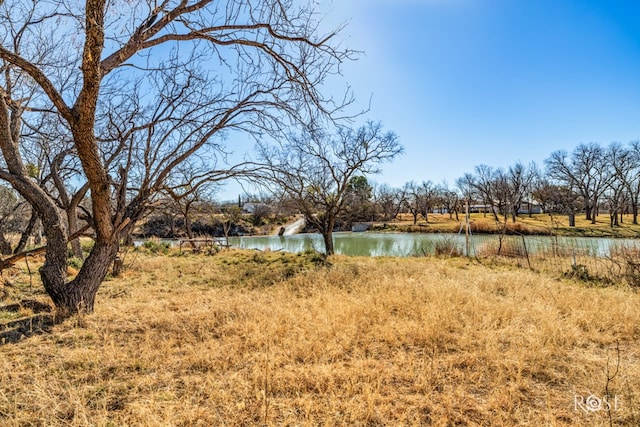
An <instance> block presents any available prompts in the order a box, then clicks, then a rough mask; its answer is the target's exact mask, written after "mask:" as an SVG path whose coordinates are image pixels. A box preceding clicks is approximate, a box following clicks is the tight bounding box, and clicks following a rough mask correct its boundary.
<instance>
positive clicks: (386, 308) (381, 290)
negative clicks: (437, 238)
mask: <svg viewBox="0 0 640 427" xmlns="http://www.w3.org/2000/svg"><path fill="white" fill-rule="evenodd" d="M320 261H321V260H319V258H318V257H317V256H315V255H313V254H304V255H287V254H282V253H252V252H240V251H238V252H236V251H223V252H221V253H219V254H218V255H215V256H205V255H191V254H190V255H184V256H159V255H155V256H154V255H148V254H139V255H138V258H137V260H136V262H135V264H134V265H133V267H132V268H130V269H129V270H128V271H126V272H125V274H124V276H123V277H121V278H118V279H112V280H109V281H108V282H106V283H105V284H104V286H103V288H102V290H101V292H100V294H99V299H98V301H97V309H96V312H95V313H94V314H92V315H89V316H81V317H77V318H74V319H72V320H70V321H67V322H66V323H64V324H61V325H56V326H55V327H54V328H53V331H52V332H51V333H48V334H43V335H38V336H33V337H30V338H28V339H25V340H23V341H20V342H18V343H17V344H6V345H4V346H2V347H0V424H2V425H7V426H20V425H47V426H63V425H64V426H67V425H74V426H85V425H96V426H109V425H141V426H195V425H202V426H212V425H215V426H225V425H226V426H239V425H247V426H254V425H268V426H280V425H301V426H316V425H340V426H342V425H368V426H374V425H416V426H418V425H434V426H447V425H470V426H513V425H529V426H542V425H548V426H569V425H585V426H597V425H603V426H604V425H609V420H608V418H607V414H606V413H605V412H604V411H596V412H591V413H589V414H586V413H584V412H583V411H581V410H576V409H575V401H574V399H575V396H576V395H581V396H585V397H586V396H589V395H591V394H594V395H597V396H601V395H602V394H603V393H604V388H605V385H606V374H605V370H606V369H607V366H609V369H610V373H611V372H612V371H613V370H614V369H615V367H616V365H617V362H616V357H617V353H616V351H615V347H616V345H617V344H616V343H619V346H620V352H619V356H620V364H619V373H618V375H617V376H616V377H615V378H614V379H613V380H611V381H610V384H609V390H610V391H611V393H612V394H616V395H617V396H618V399H619V408H618V410H617V411H613V412H612V413H611V416H612V417H613V422H614V425H628V426H637V425H638V424H640V402H638V398H639V397H640V396H639V395H640V366H639V365H638V357H639V355H640V310H638V309H637V308H638V305H639V303H640V298H639V296H638V294H636V293H634V292H632V291H630V290H629V289H626V288H624V287H621V286H619V287H609V288H587V287H584V286H581V285H579V284H577V283H575V282H572V281H568V280H561V279H556V278H553V277H546V276H541V275H537V274H534V273H532V272H528V271H525V270H516V269H507V268H503V267H499V266H494V267H488V266H485V265H479V264H477V263H474V262H470V261H468V260H466V259H451V260H443V259H439V258H407V259H392V258H346V257H333V258H331V259H330V263H331V265H330V266H327V265H325V264H323V263H322V262H320Z"/></svg>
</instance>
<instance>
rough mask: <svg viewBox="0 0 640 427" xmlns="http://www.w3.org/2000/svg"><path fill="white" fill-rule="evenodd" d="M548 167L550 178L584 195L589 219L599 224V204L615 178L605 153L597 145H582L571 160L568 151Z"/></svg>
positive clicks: (555, 154) (557, 153) (553, 158)
mask: <svg viewBox="0 0 640 427" xmlns="http://www.w3.org/2000/svg"><path fill="white" fill-rule="evenodd" d="M545 163H546V165H547V173H548V175H549V176H550V177H552V178H553V179H555V180H557V181H558V182H559V184H560V185H561V186H564V187H568V188H575V189H576V190H577V191H578V192H579V193H580V195H581V197H582V200H583V201H584V203H585V205H584V211H585V215H586V219H587V220H591V222H592V223H593V224H595V222H596V215H597V208H598V201H599V199H600V197H601V196H602V194H603V193H604V191H606V190H607V188H608V186H609V185H610V184H611V182H612V179H613V178H614V176H615V175H614V174H613V173H611V170H610V164H609V162H608V161H607V158H606V156H605V150H604V149H603V148H602V147H601V146H600V145H599V144H596V143H590V144H580V145H578V146H577V147H576V148H575V149H574V150H573V153H572V154H571V156H569V154H568V153H567V152H566V151H555V152H553V153H552V154H551V156H550V157H549V158H547V159H546V160H545Z"/></svg>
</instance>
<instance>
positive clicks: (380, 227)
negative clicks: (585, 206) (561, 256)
mask: <svg viewBox="0 0 640 427" xmlns="http://www.w3.org/2000/svg"><path fill="white" fill-rule="evenodd" d="M470 220H471V231H472V232H473V233H474V234H478V233H499V232H502V230H504V229H505V228H506V230H507V232H508V233H515V234H526V235H550V234H553V235H559V236H575V237H622V238H636V237H640V225H633V224H632V217H631V215H625V216H624V218H623V222H622V223H621V224H620V225H619V226H617V227H611V223H610V220H609V215H608V214H603V215H599V216H597V217H596V223H595V224H592V223H591V221H587V220H586V219H585V218H584V215H582V214H580V215H576V226H575V227H569V226H568V220H567V217H566V216H562V215H555V216H553V217H551V216H549V215H548V214H534V215H531V216H529V215H524V214H523V215H520V216H518V217H517V219H516V222H515V223H514V222H512V221H511V218H510V217H509V218H508V220H507V221H506V222H505V221H504V217H502V216H501V217H500V222H499V223H498V224H496V222H495V220H494V218H493V216H492V215H491V214H482V213H472V214H471V215H470ZM463 222H464V215H463V214H461V215H459V216H458V220H456V219H455V215H453V216H452V217H450V216H449V214H429V222H426V221H425V220H424V218H422V217H419V220H418V223H417V224H415V225H414V224H413V217H412V216H411V215H407V214H403V215H399V216H398V218H397V219H396V220H394V221H392V222H389V223H386V224H385V223H376V224H375V226H374V228H375V229H376V231H385V230H387V231H400V232H422V233H433V232H448V233H457V232H459V231H460V228H461V225H462V224H463Z"/></svg>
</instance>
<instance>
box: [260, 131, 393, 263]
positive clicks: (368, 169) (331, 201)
mask: <svg viewBox="0 0 640 427" xmlns="http://www.w3.org/2000/svg"><path fill="white" fill-rule="evenodd" d="M401 152H402V146H401V145H400V144H399V142H398V137H397V136H396V135H395V134H394V133H392V132H383V130H382V125H381V124H380V123H378V122H368V123H367V124H366V125H364V126H362V127H360V128H358V129H356V130H353V129H350V128H345V127H339V128H338V130H337V132H336V133H335V134H327V133H325V132H321V131H318V130H315V131H307V132H305V133H303V134H302V135H297V136H291V137H290V138H288V139H287V141H286V142H284V143H282V144H279V145H266V144H262V145H261V146H260V147H259V157H260V159H261V161H262V163H263V167H264V169H263V172H262V178H263V179H264V180H265V182H269V183H270V184H271V190H272V191H273V192H274V193H276V194H278V193H285V194H286V195H288V196H289V197H290V199H291V200H292V202H293V203H294V204H295V206H296V207H297V208H298V210H299V211H300V212H302V213H303V214H304V216H305V218H306V220H307V222H308V223H309V224H312V225H313V226H315V227H316V228H317V229H318V231H319V232H320V233H321V234H322V237H323V239H324V245H325V251H326V254H327V255H332V254H333V253H334V248H333V229H334V227H335V224H336V218H337V216H338V215H339V214H340V212H342V210H343V208H344V205H345V195H346V194H347V191H348V189H349V183H350V182H351V179H352V177H354V176H356V175H357V174H362V175H367V174H373V173H377V172H378V171H379V169H378V166H379V164H380V163H382V162H386V161H390V160H392V159H393V158H395V157H396V156H397V155H398V154H400V153H401Z"/></svg>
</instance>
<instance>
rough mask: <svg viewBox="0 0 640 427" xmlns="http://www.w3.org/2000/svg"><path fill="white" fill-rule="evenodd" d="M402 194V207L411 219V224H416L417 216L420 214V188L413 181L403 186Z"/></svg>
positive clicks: (421, 204) (421, 203)
mask: <svg viewBox="0 0 640 427" xmlns="http://www.w3.org/2000/svg"><path fill="white" fill-rule="evenodd" d="M402 192H403V193H404V194H405V197H404V207H405V208H406V209H407V211H409V213H410V214H411V216H412V217H413V224H414V225H415V224H417V223H418V216H419V215H420V214H421V213H422V206H423V202H422V195H421V194H420V186H419V185H418V184H416V183H415V181H410V182H407V183H405V184H404V186H403V187H402Z"/></svg>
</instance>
